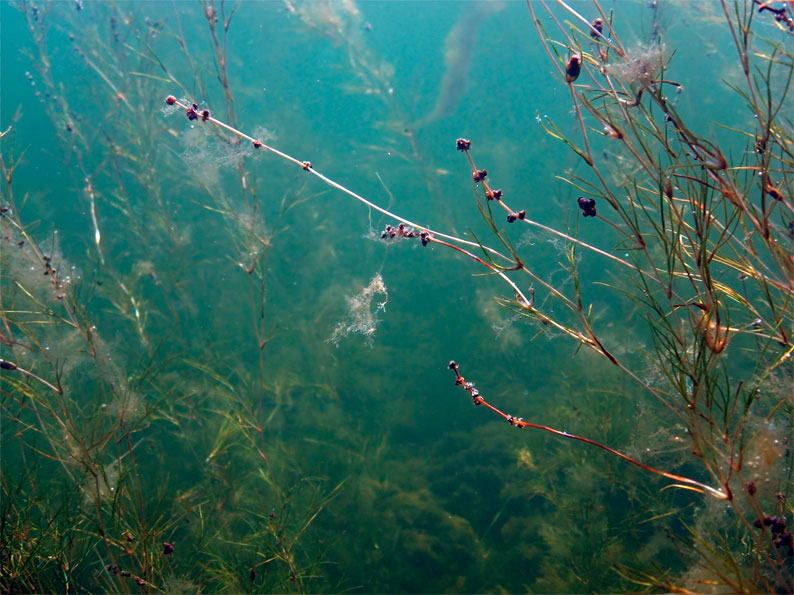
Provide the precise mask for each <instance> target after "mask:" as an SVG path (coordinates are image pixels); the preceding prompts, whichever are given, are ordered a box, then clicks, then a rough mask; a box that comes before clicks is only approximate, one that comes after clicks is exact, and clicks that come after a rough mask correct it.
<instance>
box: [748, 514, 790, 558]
mask: <svg viewBox="0 0 794 595" xmlns="http://www.w3.org/2000/svg"><path fill="white" fill-rule="evenodd" d="M753 526H755V527H757V528H759V529H760V528H761V527H769V530H770V531H771V532H772V539H773V543H774V544H775V547H777V548H781V547H785V548H786V549H787V553H788V555H789V556H794V535H792V534H791V533H789V532H787V531H786V519H784V518H783V517H782V516H766V515H764V518H763V519H756V520H755V522H753Z"/></svg>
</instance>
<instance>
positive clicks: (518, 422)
mask: <svg viewBox="0 0 794 595" xmlns="http://www.w3.org/2000/svg"><path fill="white" fill-rule="evenodd" d="M507 423H509V424H510V425H511V426H515V427H517V428H518V429H519V430H520V429H521V428H523V427H524V418H523V417H513V416H512V415H508V416H507Z"/></svg>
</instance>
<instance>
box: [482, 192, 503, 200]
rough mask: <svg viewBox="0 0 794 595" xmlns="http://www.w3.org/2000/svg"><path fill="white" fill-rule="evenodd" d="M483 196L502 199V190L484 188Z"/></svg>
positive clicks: (490, 198)
mask: <svg viewBox="0 0 794 595" xmlns="http://www.w3.org/2000/svg"><path fill="white" fill-rule="evenodd" d="M485 198H487V199H488V200H502V191H501V190H486V191H485Z"/></svg>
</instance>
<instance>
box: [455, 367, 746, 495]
mask: <svg viewBox="0 0 794 595" xmlns="http://www.w3.org/2000/svg"><path fill="white" fill-rule="evenodd" d="M449 369H450V370H452V371H453V372H454V373H455V384H456V385H457V386H462V387H463V388H464V389H465V390H466V391H468V392H469V394H470V395H471V398H472V400H473V402H474V404H475V405H484V406H485V407H487V408H488V409H490V410H491V411H493V412H494V413H496V414H498V415H500V416H502V417H503V418H504V419H505V420H506V421H507V422H508V423H509V424H510V425H511V426H515V427H517V428H535V429H536V430H543V431H545V432H550V433H552V434H556V435H557V436H562V437H563V438H570V439H571V440H578V441H580V442H584V443H585V444H590V445H591V446H597V447H598V448H601V449H603V450H605V451H607V452H609V453H611V454H613V455H615V456H617V457H620V458H621V459H623V460H624V461H628V462H629V463H631V464H632V465H636V466H637V467H640V468H642V469H645V470H646V471H650V472H651V473H656V474H657V475H661V476H662V477H666V478H667V479H672V480H673V481H677V482H679V483H676V484H672V485H671V486H669V487H677V488H682V489H687V490H694V491H696V492H700V493H701V494H708V495H709V496H713V497H715V498H717V499H719V500H731V499H732V498H733V496H732V494H731V492H730V489H728V488H727V486H726V490H725V491H723V490H719V489H716V488H713V487H711V486H708V485H706V484H704V483H701V482H699V481H696V480H694V479H690V478H689V477H684V476H682V475H676V474H674V473H668V472H667V471H662V470H661V469H656V468H655V467H651V466H650V465H646V464H645V463H642V462H640V461H638V460H637V459H633V458H631V457H630V456H628V455H626V454H623V453H622V452H620V451H617V450H615V449H614V448H610V447H608V446H605V445H604V444H601V443H600V442H596V441H595V440H590V439H589V438H583V437H582V436H576V435H574V434H570V433H568V432H564V431H562V430H555V429H554V428H550V427H548V426H542V425H539V424H534V423H531V422H528V421H524V419H523V418H520V417H514V416H512V415H510V414H508V413H504V412H503V411H501V410H499V409H497V408H496V407H494V406H493V405H491V404H490V403H488V402H487V401H486V400H485V398H483V396H482V395H481V394H480V391H479V390H477V389H476V388H475V387H474V383H473V382H467V381H466V379H465V378H464V377H463V376H462V375H461V373H460V371H459V366H458V364H457V363H456V362H455V361H451V362H449Z"/></svg>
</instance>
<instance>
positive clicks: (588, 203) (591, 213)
mask: <svg viewBox="0 0 794 595" xmlns="http://www.w3.org/2000/svg"><path fill="white" fill-rule="evenodd" d="M576 202H577V203H579V208H580V209H582V215H583V216H584V217H595V216H596V206H595V199H594V198H585V197H584V196H580V197H579V198H577V199H576Z"/></svg>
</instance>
